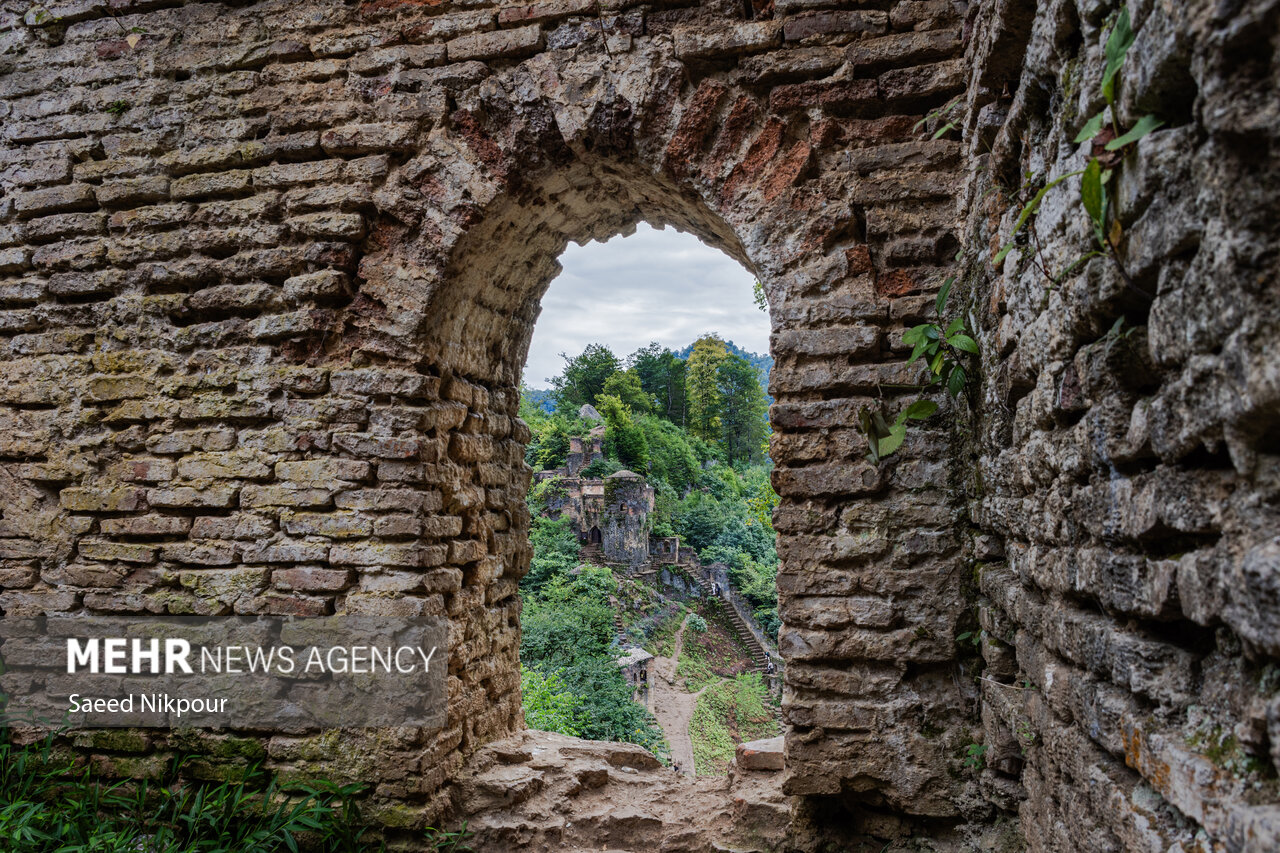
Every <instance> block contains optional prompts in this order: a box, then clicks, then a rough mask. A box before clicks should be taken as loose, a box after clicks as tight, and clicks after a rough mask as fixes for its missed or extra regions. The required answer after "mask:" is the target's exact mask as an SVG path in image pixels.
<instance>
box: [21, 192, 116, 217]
mask: <svg viewBox="0 0 1280 853" xmlns="http://www.w3.org/2000/svg"><path fill="white" fill-rule="evenodd" d="M97 206H98V203H97V200H96V198H95V197H94V193H93V187H91V186H89V185H88V184H67V185H65V186H60V187H49V188H48V189H43V190H31V191H30V192H25V193H16V194H15V195H14V196H13V209H14V210H15V211H17V212H18V213H20V214H22V215H23V216H28V217H29V216H44V215H46V214H50V213H65V212H67V211H71V210H93V209H94V208H95V207H97Z"/></svg>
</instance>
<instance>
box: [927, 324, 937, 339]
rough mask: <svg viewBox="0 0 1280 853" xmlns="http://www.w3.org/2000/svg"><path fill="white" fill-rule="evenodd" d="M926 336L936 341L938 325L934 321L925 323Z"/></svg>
mask: <svg viewBox="0 0 1280 853" xmlns="http://www.w3.org/2000/svg"><path fill="white" fill-rule="evenodd" d="M924 336H925V337H926V338H928V339H929V340H931V341H936V340H937V339H938V327H937V326H935V325H933V324H932V323H927V324H925V327H924Z"/></svg>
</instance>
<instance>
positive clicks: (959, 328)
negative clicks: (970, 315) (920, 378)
mask: <svg viewBox="0 0 1280 853" xmlns="http://www.w3.org/2000/svg"><path fill="white" fill-rule="evenodd" d="M959 257H960V256H959V255H957V259H958V258H959ZM955 280H956V277H955V276H949V277H948V278H947V280H946V281H945V282H943V283H942V288H941V289H940V290H939V291H938V298H937V299H936V300H935V301H934V309H935V312H936V313H937V315H938V320H937V322H934V323H922V324H920V325H919V326H914V327H912V328H910V329H908V330H907V331H906V332H904V333H903V335H902V342H903V343H904V344H906V345H907V346H910V347H912V350H911V358H910V359H909V360H908V361H907V364H908V365H912V364H915V363H916V361H917V360H919V359H921V358H924V359H926V361H927V364H928V365H929V380H928V381H927V382H926V383H925V386H924V387H926V388H927V387H929V386H931V385H934V384H937V383H941V384H942V385H943V387H945V388H946V389H947V393H949V394H950V395H951V396H952V397H953V398H954V397H958V396H960V392H961V391H963V390H964V386H965V382H967V381H968V378H969V374H968V373H967V372H966V371H965V368H964V365H963V364H962V363H961V362H962V361H963V359H964V358H965V355H966V354H969V355H973V354H977V352H978V342H977V341H975V340H974V339H973V338H972V337H971V336H970V335H969V330H968V328H967V327H966V326H965V322H964V318H963V317H956V318H955V319H954V320H952V321H951V322H950V323H947V325H946V326H945V327H944V326H943V325H942V321H943V311H944V309H945V308H946V305H947V297H948V296H950V295H951V286H952V285H953V284H955ZM937 411H938V404H937V403H935V402H933V401H932V400H917V401H916V402H914V403H912V404H911V405H909V406H907V407H906V408H905V409H903V410H902V411H901V412H900V413H899V414H898V417H897V418H895V419H894V421H893V424H892V425H891V424H890V423H889V422H888V420H886V418H885V416H884V414H883V413H882V412H879V411H874V410H871V409H868V408H866V407H865V406H864V407H863V408H862V409H860V410H859V411H858V425H857V429H858V432H860V433H862V434H863V436H865V437H866V439H867V457H866V458H867V461H868V462H870V463H871V464H872V465H879V464H880V461H881V460H882V459H884V458H886V457H888V456H892V455H893V454H894V453H895V452H897V450H898V448H899V447H901V446H902V442H903V441H904V440H905V439H906V437H907V426H908V424H909V422H910V421H922V420H925V419H927V418H931V417H933V415H934V414H935V413H936V412H937Z"/></svg>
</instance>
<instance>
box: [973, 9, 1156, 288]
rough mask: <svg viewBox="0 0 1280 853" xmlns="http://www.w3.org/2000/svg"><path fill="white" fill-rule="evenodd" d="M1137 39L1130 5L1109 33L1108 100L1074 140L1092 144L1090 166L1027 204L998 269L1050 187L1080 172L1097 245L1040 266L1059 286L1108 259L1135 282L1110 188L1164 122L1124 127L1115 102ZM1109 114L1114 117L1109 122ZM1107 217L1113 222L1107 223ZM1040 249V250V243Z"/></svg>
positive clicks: (1145, 120) (1152, 119) (1146, 119)
mask: <svg viewBox="0 0 1280 853" xmlns="http://www.w3.org/2000/svg"><path fill="white" fill-rule="evenodd" d="M1135 38H1136V35H1135V33H1134V31H1133V27H1132V25H1131V23H1130V18H1129V9H1128V8H1127V7H1126V8H1124V9H1121V10H1120V14H1119V15H1118V16H1117V17H1116V22H1115V25H1114V26H1113V27H1112V28H1111V33H1110V34H1109V35H1108V37H1107V44H1106V50H1105V55H1106V64H1105V66H1104V67H1103V72H1102V96H1103V98H1104V99H1105V100H1106V106H1105V107H1103V109H1102V110H1101V111H1100V112H1098V113H1097V114H1096V115H1094V116H1093V117H1092V118H1090V119H1089V120H1088V121H1087V122H1085V124H1084V127H1083V128H1082V129H1081V130H1080V133H1079V134H1077V135H1076V138H1075V144H1077V145H1079V144H1082V143H1084V142H1093V151H1092V156H1091V158H1090V160H1089V163H1088V165H1087V166H1085V168H1083V169H1080V170H1078V171H1075V172H1070V173H1068V174H1065V175H1061V176H1060V177H1058V178H1055V179H1054V180H1052V181H1050V182H1049V183H1048V184H1046V185H1045V186H1044V187H1043V188H1042V189H1041V190H1040V191H1039V192H1037V193H1036V194H1035V196H1033V197H1032V199H1031V200H1030V201H1029V202H1027V204H1026V205H1025V206H1024V207H1023V208H1022V211H1021V212H1020V213H1019V215H1018V218H1017V220H1016V221H1015V222H1014V226H1013V232H1012V233H1011V234H1010V235H1009V240H1008V241H1007V242H1006V243H1005V244H1004V245H1003V246H1002V247H1001V248H1000V251H999V252H998V253H997V254H996V256H995V257H994V258H993V259H992V262H991V263H992V266H994V267H999V266H1000V264H1001V263H1003V262H1004V259H1005V257H1006V256H1007V255H1008V254H1009V252H1011V251H1012V250H1013V247H1014V238H1015V237H1017V235H1018V233H1019V232H1020V231H1021V230H1022V229H1023V227H1024V226H1025V225H1026V224H1027V221H1028V220H1029V219H1030V218H1031V216H1033V215H1034V214H1035V213H1036V211H1038V210H1039V208H1040V203H1041V202H1042V201H1044V197H1045V195H1046V194H1047V193H1048V192H1049V190H1051V189H1053V188H1054V187H1056V186H1057V185H1058V184H1061V183H1062V182H1063V181H1065V180H1067V179H1068V178H1074V177H1077V176H1079V177H1080V200H1081V204H1082V205H1083V207H1084V209H1085V213H1086V214H1087V215H1088V216H1089V221H1090V223H1091V224H1092V226H1093V229H1092V230H1093V240H1094V243H1095V244H1096V248H1094V249H1092V250H1090V251H1089V252H1088V253H1087V254H1085V255H1084V256H1083V257H1080V258H1078V259H1077V260H1075V261H1074V262H1072V263H1071V264H1070V265H1069V266H1068V267H1067V268H1066V269H1065V270H1063V271H1062V272H1061V273H1060V274H1058V275H1057V276H1051V275H1049V274H1048V271H1047V270H1045V269H1044V265H1043V263H1041V264H1040V267H1041V270H1042V271H1044V272H1045V275H1046V276H1047V277H1048V278H1049V279H1050V281H1051V282H1052V283H1053V284H1054V285H1055V286H1056V285H1057V284H1059V283H1061V282H1062V281H1063V280H1065V279H1066V278H1067V276H1069V275H1070V274H1072V273H1073V272H1075V271H1076V270H1078V269H1079V268H1080V267H1081V266H1082V265H1083V264H1084V263H1086V262H1087V261H1089V260H1091V259H1093V258H1096V257H1109V258H1111V260H1112V262H1113V263H1114V264H1115V265H1116V267H1117V269H1119V270H1120V273H1121V275H1122V276H1124V279H1125V281H1126V282H1127V283H1128V284H1129V285H1130V286H1131V287H1132V286H1133V285H1132V282H1130V281H1129V276H1128V274H1127V273H1125V271H1124V267H1123V266H1122V265H1121V263H1120V258H1119V249H1118V247H1119V244H1120V239H1121V238H1122V237H1123V232H1122V229H1121V227H1120V222H1119V221H1118V220H1116V219H1114V218H1111V217H1109V216H1108V214H1109V212H1110V208H1111V194H1110V192H1109V191H1108V187H1109V185H1110V183H1111V180H1112V178H1113V177H1114V175H1115V169H1116V167H1117V166H1119V165H1120V161H1121V159H1122V158H1123V157H1124V155H1125V153H1126V152H1127V151H1128V150H1129V149H1130V148H1131V147H1132V146H1133V145H1135V144H1137V142H1138V141H1139V140H1141V139H1142V138H1143V137H1145V136H1147V135H1148V134H1149V133H1151V132H1152V131H1154V130H1156V129H1158V128H1160V127H1162V126H1163V125H1164V122H1163V121H1161V120H1160V119H1159V118H1157V117H1156V116H1154V115H1145V116H1143V117H1142V118H1140V119H1138V121H1137V122H1135V123H1134V125H1133V127H1131V128H1129V129H1128V130H1123V131H1122V129H1121V127H1120V123H1119V119H1118V110H1117V109H1116V102H1115V98H1116V83H1117V82H1118V80H1119V74H1120V69H1121V67H1122V66H1123V65H1124V60H1125V56H1126V55H1127V54H1128V52H1129V48H1131V47H1132V46H1133V42H1134V39H1135ZM1108 118H1109V119H1110V122H1109V123H1108ZM1109 219H1110V222H1109V223H1108V220H1109ZM1037 253H1039V249H1038V247H1037Z"/></svg>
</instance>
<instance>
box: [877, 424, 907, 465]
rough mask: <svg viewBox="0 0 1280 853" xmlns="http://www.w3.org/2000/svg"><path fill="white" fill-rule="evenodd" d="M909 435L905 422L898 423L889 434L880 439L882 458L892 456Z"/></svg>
mask: <svg viewBox="0 0 1280 853" xmlns="http://www.w3.org/2000/svg"><path fill="white" fill-rule="evenodd" d="M906 437H907V427H906V426H905V425H904V424H897V425H895V426H894V427H893V429H891V430H889V434H888V435H887V436H885V437H884V438H882V439H880V458H881V459H883V458H884V457H886V456H892V455H893V453H894V452H895V451H897V449H898V448H899V447H901V446H902V442H903V439H905V438H906Z"/></svg>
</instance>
